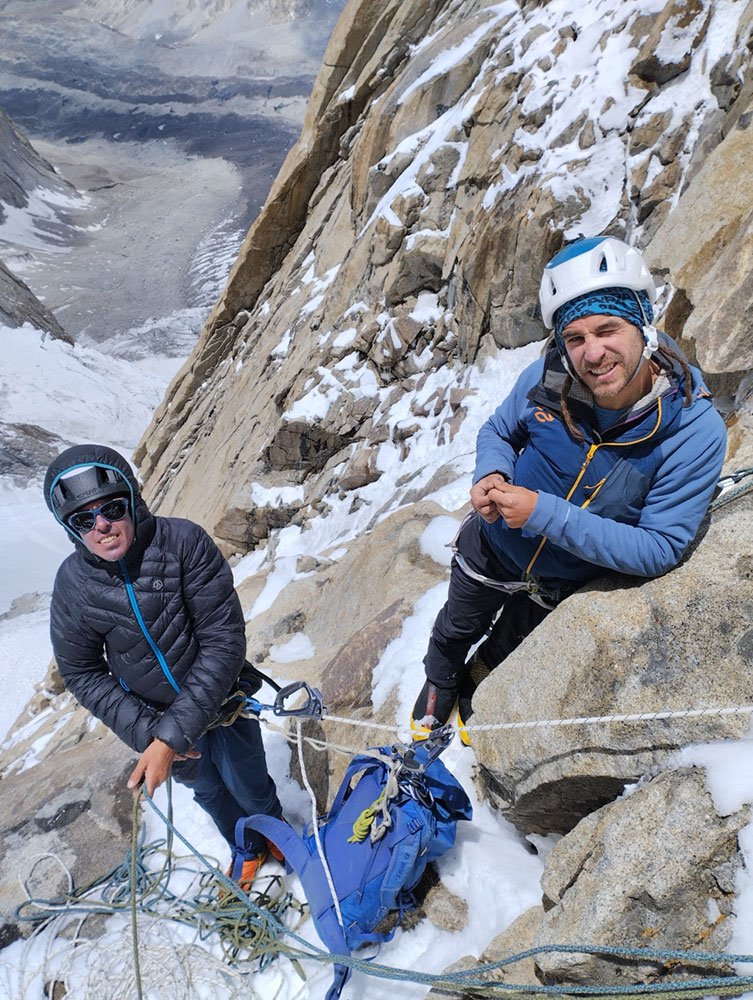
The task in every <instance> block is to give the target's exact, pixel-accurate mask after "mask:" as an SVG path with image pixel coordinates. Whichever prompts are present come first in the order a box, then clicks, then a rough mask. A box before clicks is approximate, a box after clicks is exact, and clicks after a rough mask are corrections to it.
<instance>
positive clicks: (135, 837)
mask: <svg viewBox="0 0 753 1000" xmlns="http://www.w3.org/2000/svg"><path fill="white" fill-rule="evenodd" d="M139 799H140V795H139V794H138V793H137V794H136V795H134V796H133V823H132V832H131V937H132V940H133V967H134V971H135V973H136V992H137V994H138V1000H143V998H144V992H143V990H142V988H141V964H140V962H139V931H138V923H137V920H136V912H137V905H136V857H137V848H138V844H139Z"/></svg>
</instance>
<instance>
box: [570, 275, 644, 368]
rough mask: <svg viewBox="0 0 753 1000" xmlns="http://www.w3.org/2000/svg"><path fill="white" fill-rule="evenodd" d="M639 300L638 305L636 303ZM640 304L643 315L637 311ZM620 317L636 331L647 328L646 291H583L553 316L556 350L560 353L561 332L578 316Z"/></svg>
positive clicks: (622, 289)
mask: <svg viewBox="0 0 753 1000" xmlns="http://www.w3.org/2000/svg"><path fill="white" fill-rule="evenodd" d="M639 299H640V305H639V302H638V300H639ZM641 305H642V306H643V312H641ZM600 315H601V316H621V317H622V318H623V319H626V320H627V321H628V322H629V323H633V324H634V325H635V326H637V327H638V329H639V330H643V327H644V326H647V325H650V323H651V322H652V320H653V318H654V310H653V307H652V306H651V300H650V299H649V297H648V295H647V293H646V292H643V291H640V292H634V291H633V290H632V289H631V288H600V289H599V290H598V291H596V292H586V293H585V294H584V295H579V296H578V297H577V298H575V299H571V300H570V301H569V302H565V303H563V305H561V306H560V307H559V309H558V310H557V311H556V312H555V314H554V335H555V337H556V339H557V347H558V348H559V349H560V351H561V352H562V353H564V351H565V344H564V341H563V340H562V331H563V330H564V329H565V327H566V326H567V325H568V323H572V321H573V320H574V319H580V318H581V316H600Z"/></svg>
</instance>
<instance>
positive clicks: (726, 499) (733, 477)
mask: <svg viewBox="0 0 753 1000" xmlns="http://www.w3.org/2000/svg"><path fill="white" fill-rule="evenodd" d="M748 476H753V466H750V468H745V469H738V470H737V471H736V472H733V473H731V474H730V475H729V476H722V478H721V479H720V480H719V481H720V482H724V481H725V480H727V481H729V482H732V483H738V482H740V480H741V479H746V478H747V477H748ZM751 490H753V479H751V481H750V482H749V483H746V484H745V485H744V486H738V487H737V488H736V489H734V490H728V491H727V492H725V493H722V495H721V496H719V497H717V498H716V500H713V501H712V502H711V503H710V504H709V513H713V512H714V511H715V510H719V508H720V507H724V506H726V504H728V503H731V502H732V501H733V500H738V499H739V498H740V497H741V496H744V495H745V494H746V493H750V492H751Z"/></svg>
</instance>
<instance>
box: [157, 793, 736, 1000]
mask: <svg viewBox="0 0 753 1000" xmlns="http://www.w3.org/2000/svg"><path fill="white" fill-rule="evenodd" d="M147 801H148V802H149V803H150V805H151V806H152V809H153V810H154V811H155V812H156V814H157V815H158V816H159V817H160V819H162V820H163V822H165V823H167V822H168V820H167V817H165V816H164V815H163V814H162V812H161V811H160V810H159V809H158V808H157V806H156V805H155V804H154V802H153V801H152V800H151V799H149V798H148V796H147ZM173 833H174V834H175V836H176V837H177V838H178V839H179V840H180V841H181V842H182V843H183V844H184V845H185V847H187V848H188V850H189V851H190V852H191V853H192V854H193V855H194V856H195V857H196V858H198V859H199V860H200V861H202V862H203V863H205V864H206V860H205V859H204V858H203V857H202V855H201V854H200V853H199V852H198V851H197V850H196V848H194V847H193V846H192V844H190V843H189V841H188V840H186V838H185V837H184V836H183V835H182V834H181V832H180V831H179V830H178V829H176V828H174V829H173ZM215 877H218V880H219V881H220V882H221V883H222V884H223V885H226V886H227V887H228V888H229V889H231V890H232V891H233V892H234V893H235V894H236V896H238V897H239V898H242V899H243V900H244V902H247V903H248V905H249V907H250V908H251V909H253V910H255V909H256V904H255V903H254V902H253V900H251V899H249V898H248V897H247V896H246V894H245V893H244V892H243V890H242V889H240V888H239V887H238V886H237V885H235V884H234V883H232V882H231V881H230V879H228V878H227V877H226V876H224V875H219V876H217V875H215ZM267 916H268V917H269V920H270V924H272V925H273V926H274V927H275V929H276V930H277V931H278V933H279V934H284V935H286V936H288V937H289V938H291V939H292V940H293V941H295V942H296V944H297V945H298V946H299V947H298V948H295V949H294V948H292V947H289V948H288V949H286V950H285V954H286V955H287V956H288V957H291V956H292V955H297V956H298V957H300V958H310V959H314V960H316V961H320V962H324V963H328V964H338V965H345V966H348V967H349V968H351V969H354V970H357V971H359V972H363V973H365V974H366V975H369V976H374V977H376V978H379V979H389V980H394V981H397V982H412V983H418V984H421V985H425V986H431V987H437V988H439V989H443V990H445V991H447V992H451V993H458V994H461V995H472V994H473V993H474V992H475V993H478V994H480V995H482V996H485V997H488V996H504V997H506V998H509V997H510V994H511V993H513V994H514V993H520V994H521V995H525V996H530V995H531V994H534V993H544V994H547V995H552V996H569V995H575V994H582V995H588V996H593V997H597V998H598V997H612V996H619V997H620V998H625V1000H645V997H646V995H649V994H650V995H651V996H652V997H654V996H656V997H659V998H661V1000H674V998H678V1000H684V998H692V997H701V996H707V995H708V993H709V992H713V993H716V994H717V995H720V996H721V995H724V996H739V995H740V994H742V993H745V992H747V991H748V990H750V989H751V988H753V976H736V975H734V974H733V975H729V976H716V977H708V978H701V979H698V978H697V979H690V980H685V981H681V982H674V983H672V984H671V985H670V984H664V983H646V984H633V985H630V986H581V985H572V986H568V985H551V986H544V985H542V986H527V985H520V984H509V985H507V984H500V983H490V982H489V981H488V980H486V981H485V980H483V979H479V978H478V976H480V975H483V974H487V973H489V972H493V971H494V970H496V969H500V968H502V967H503V966H505V965H510V964H512V963H513V962H517V961H521V960H522V959H525V958H532V957H533V956H534V955H539V954H544V953H546V952H572V953H578V954H590V955H600V956H603V957H612V958H623V959H634V960H636V961H642V962H653V963H659V964H665V963H666V961H673V962H678V961H679V962H682V963H683V964H685V965H687V964H699V965H708V964H720V965H729V964H730V963H733V962H747V963H753V955H727V954H717V953H711V952H709V953H706V952H689V951H670V950H659V949H654V948H608V947H596V946H586V945H583V946H581V945H542V946H540V947H538V948H532V949H529V950H528V951H524V952H519V953H518V954H516V955H511V956H510V957H508V958H504V959H501V960H500V961H498V962H492V963H489V964H487V965H481V966H477V967H475V968H473V969H468V970H463V971H460V972H448V973H443V974H437V973H421V972H417V971H415V970H413V969H400V968H395V967H393V966H388V965H381V964H378V963H376V962H374V961H371V960H365V959H359V958H356V957H354V956H351V955H333V954H331V953H330V952H327V951H325V950H324V949H322V948H317V947H316V946H315V945H313V944H312V943H311V942H309V941H306V940H305V939H304V938H302V937H300V936H299V935H297V934H296V933H295V932H294V931H291V930H290V929H288V928H286V927H285V926H284V925H283V924H282V923H281V922H280V921H279V920H278V919H277V917H276V916H275V915H274V914H268V915H267ZM280 950H281V951H282V950H283V949H282V948H281V949H280Z"/></svg>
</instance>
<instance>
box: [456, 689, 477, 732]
mask: <svg viewBox="0 0 753 1000" xmlns="http://www.w3.org/2000/svg"><path fill="white" fill-rule="evenodd" d="M475 690H476V685H475V684H474V682H473V679H472V677H471V675H470V674H466V676H465V678H464V679H463V682H462V684H461V685H460V691H459V693H458V729H459V730H460V740H461V742H462V743H463V744H464V745H465V746H467V747H469V746H470V745H471V740H470V736H469V734H468V732H467V730H466V729H465V728H464V727H465V725H466V724H467V723H468V722H470V718H471V716H472V715H473V704H472V702H473V693H474V691H475Z"/></svg>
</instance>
